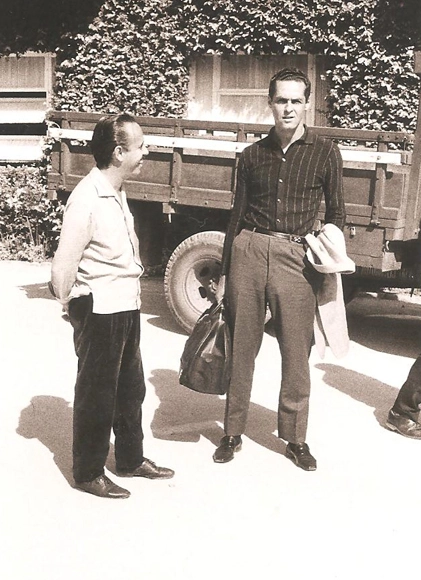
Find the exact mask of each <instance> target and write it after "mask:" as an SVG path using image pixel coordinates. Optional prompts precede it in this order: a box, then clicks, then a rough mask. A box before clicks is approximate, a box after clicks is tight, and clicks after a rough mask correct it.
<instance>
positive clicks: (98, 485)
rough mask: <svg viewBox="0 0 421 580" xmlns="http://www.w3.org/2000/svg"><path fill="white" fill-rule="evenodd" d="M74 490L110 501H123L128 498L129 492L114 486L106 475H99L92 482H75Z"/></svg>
mask: <svg viewBox="0 0 421 580" xmlns="http://www.w3.org/2000/svg"><path fill="white" fill-rule="evenodd" d="M75 488H76V489H79V490H81V491H86V493H91V494H93V495H96V496H98V497H106V498H110V499H125V498H127V497H130V491H128V490H127V489H124V488H123V487H120V486H119V485H117V484H115V483H114V482H113V481H111V479H109V478H108V477H107V476H106V475H104V474H103V475H99V476H98V477H96V478H95V479H93V480H92V481H82V482H75Z"/></svg>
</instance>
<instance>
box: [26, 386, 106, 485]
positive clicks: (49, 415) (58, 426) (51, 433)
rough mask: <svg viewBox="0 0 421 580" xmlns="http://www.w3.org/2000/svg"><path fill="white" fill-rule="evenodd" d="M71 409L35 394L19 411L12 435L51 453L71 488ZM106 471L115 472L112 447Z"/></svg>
mask: <svg viewBox="0 0 421 580" xmlns="http://www.w3.org/2000/svg"><path fill="white" fill-rule="evenodd" d="M72 423H73V408H72V407H71V405H70V403H69V402H68V401H65V400H64V399H62V398H61V397H51V396H46V395H39V396H37V397H33V398H32V399H31V403H30V404H29V405H28V407H26V408H25V409H23V411H22V412H21V414H20V418H19V425H18V428H17V429H16V433H17V434H18V435H21V436H22V437H25V438H26V439H38V441H39V442H40V443H42V444H43V445H45V447H46V448H47V449H49V451H50V452H51V453H52V455H53V459H54V463H55V464H56V465H57V467H58V469H59V471H60V472H61V473H62V475H63V477H64V478H65V479H66V481H67V482H68V483H69V485H71V486H73V485H74V482H73V474H72V441H73V426H72ZM106 467H107V469H109V470H110V471H111V472H112V473H115V459H114V445H112V444H111V443H110V451H109V454H108V459H107V463H106Z"/></svg>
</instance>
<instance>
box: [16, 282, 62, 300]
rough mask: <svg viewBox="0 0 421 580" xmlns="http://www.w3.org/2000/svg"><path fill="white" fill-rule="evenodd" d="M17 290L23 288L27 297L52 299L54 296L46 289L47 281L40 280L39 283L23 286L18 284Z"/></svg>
mask: <svg viewBox="0 0 421 580" xmlns="http://www.w3.org/2000/svg"><path fill="white" fill-rule="evenodd" d="M18 288H19V290H23V291H24V292H25V294H26V297H27V298H30V299H31V298H44V299H46V300H54V299H55V298H54V296H53V295H52V294H51V292H50V291H49V289H48V283H47V282H41V283H39V284H25V285H23V286H18Z"/></svg>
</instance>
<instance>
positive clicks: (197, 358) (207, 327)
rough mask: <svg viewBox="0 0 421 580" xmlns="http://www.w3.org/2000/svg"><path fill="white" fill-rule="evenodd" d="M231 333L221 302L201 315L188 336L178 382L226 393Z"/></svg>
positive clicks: (228, 376)
mask: <svg viewBox="0 0 421 580" xmlns="http://www.w3.org/2000/svg"><path fill="white" fill-rule="evenodd" d="M231 356H232V354H231V333H230V329H229V326H228V323H227V321H226V319H225V309H224V305H223V302H222V301H221V302H216V303H215V304H213V305H212V306H211V307H210V308H208V309H207V310H205V312H204V313H203V314H202V315H201V316H200V318H199V319H198V321H197V322H196V324H195V326H194V328H193V330H192V333H191V335H190V336H189V338H188V339H187V342H186V345H185V347H184V351H183V354H182V356H181V362H180V374H179V382H180V384H181V385H184V386H185V387H188V388H189V389H192V390H193V391H198V392H199V393H207V394H213V395H224V394H225V393H226V392H227V389H228V384H229V381H230V376H231Z"/></svg>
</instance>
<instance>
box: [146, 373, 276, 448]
mask: <svg viewBox="0 0 421 580" xmlns="http://www.w3.org/2000/svg"><path fill="white" fill-rule="evenodd" d="M149 380H150V382H151V383H152V385H153V386H154V388H155V393H156V395H157V397H158V398H159V400H160V404H159V407H158V408H157V409H156V411H155V414H154V417H153V419H152V423H151V429H152V433H153V435H154V437H156V438H158V439H165V440H170V441H184V442H198V441H199V440H200V438H201V437H205V438H206V439H208V440H209V441H210V442H211V443H213V445H215V446H217V445H219V441H220V439H221V437H223V436H224V435H225V433H224V431H223V428H222V427H221V426H220V425H219V424H218V423H221V422H223V420H224V411H225V397H219V396H218V395H205V394H202V393H196V392H195V391H192V390H190V389H188V388H187V387H184V386H182V385H180V384H179V382H178V375H177V373H176V372H175V371H173V370H168V369H157V370H155V371H153V374H152V377H151V378H150V379H149ZM276 429H277V413H276V412H275V411H272V410H270V409H267V408H265V407H262V406H261V405H258V404H256V403H253V402H251V403H250V410H249V416H248V420H247V427H246V431H245V436H246V437H248V438H250V439H252V440H253V441H255V442H256V443H258V444H259V445H261V446H262V447H265V448H266V449H268V450H270V451H274V452H276V453H284V452H285V445H284V443H283V442H282V441H281V440H280V439H279V438H278V437H277V436H276V435H275V434H274V431H275V430H276Z"/></svg>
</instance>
